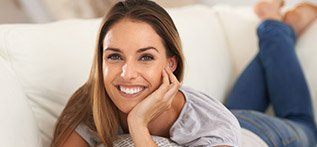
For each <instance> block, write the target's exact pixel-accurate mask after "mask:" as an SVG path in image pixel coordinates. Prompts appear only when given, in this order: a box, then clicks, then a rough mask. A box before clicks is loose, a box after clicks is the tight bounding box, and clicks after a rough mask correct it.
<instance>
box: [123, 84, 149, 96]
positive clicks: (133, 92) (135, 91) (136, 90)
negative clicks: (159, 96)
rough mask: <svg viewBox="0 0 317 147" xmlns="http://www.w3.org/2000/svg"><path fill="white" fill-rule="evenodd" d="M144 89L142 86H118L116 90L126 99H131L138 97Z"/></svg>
mask: <svg viewBox="0 0 317 147" xmlns="http://www.w3.org/2000/svg"><path fill="white" fill-rule="evenodd" d="M145 88H146V87H144V86H122V85H118V86H117V89H118V90H119V91H120V93H121V95H123V96H124V97H128V98H133V97H136V96H137V95H139V94H140V93H141V92H142V91H143V90H144V89H145Z"/></svg>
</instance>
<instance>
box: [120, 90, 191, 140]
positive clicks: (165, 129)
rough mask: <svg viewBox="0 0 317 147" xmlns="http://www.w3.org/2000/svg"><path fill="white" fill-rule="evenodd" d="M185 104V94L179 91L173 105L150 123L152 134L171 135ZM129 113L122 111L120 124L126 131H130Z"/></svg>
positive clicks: (149, 127)
mask: <svg viewBox="0 0 317 147" xmlns="http://www.w3.org/2000/svg"><path fill="white" fill-rule="evenodd" d="M184 104H185V96H184V95H183V93H182V92H180V91H178V92H177V94H176V96H175V98H174V100H173V102H172V107H171V108H170V109H168V110H167V111H165V112H163V113H162V114H161V115H159V116H158V117H157V118H156V119H154V120H152V121H151V122H150V123H149V124H148V129H149V131H150V134H151V135H157V136H162V137H169V130H170V128H171V127H172V125H173V124H174V123H175V121H176V120H177V118H178V116H179V114H180V112H181V111H182V109H183V107H184ZM127 117H128V114H126V113H122V112H120V125H121V127H122V129H123V132H124V133H128V132H129V128H128V123H127Z"/></svg>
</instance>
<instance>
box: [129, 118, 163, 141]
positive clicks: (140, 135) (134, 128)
mask: <svg viewBox="0 0 317 147" xmlns="http://www.w3.org/2000/svg"><path fill="white" fill-rule="evenodd" d="M128 122H130V123H129V132H130V135H131V137H132V138H133V142H134V145H135V146H136V147H157V145H156V143H155V142H154V141H153V140H152V137H151V134H150V132H149V129H148V128H147V127H146V126H143V125H141V124H142V122H138V121H137V120H136V119H133V118H131V117H129V118H128Z"/></svg>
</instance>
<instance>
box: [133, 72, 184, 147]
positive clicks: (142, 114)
mask: <svg viewBox="0 0 317 147" xmlns="http://www.w3.org/2000/svg"><path fill="white" fill-rule="evenodd" d="M162 76H163V81H162V84H161V85H160V87H159V88H158V89H157V90H155V91H154V92H153V93H152V94H150V95H149V96H148V97H146V98H145V99H144V100H143V101H141V102H140V103H139V104H137V105H136V106H135V107H134V108H133V109H132V110H131V111H130V113H129V115H128V126H129V131H130V134H131V136H132V138H133V141H134V143H135V145H136V146H139V145H141V146H142V145H145V146H146V144H147V145H148V146H150V144H152V145H153V143H154V142H153V140H152V139H151V136H150V133H149V130H148V128H147V126H148V124H149V122H150V121H151V120H153V119H155V118H156V117H158V116H159V115H160V114H162V113H163V112H164V111H166V110H168V109H169V108H171V105H172V102H173V99H174V97H175V95H176V94H177V92H178V89H179V87H180V85H181V84H180V83H179V82H178V80H177V78H176V77H175V75H174V74H173V73H172V71H171V70H170V68H169V67H167V68H166V67H165V68H164V70H163V71H162ZM154 145H155V143H154Z"/></svg>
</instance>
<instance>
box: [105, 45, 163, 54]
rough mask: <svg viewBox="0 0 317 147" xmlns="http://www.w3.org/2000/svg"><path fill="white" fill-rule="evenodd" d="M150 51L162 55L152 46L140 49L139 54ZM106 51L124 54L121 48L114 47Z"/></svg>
mask: <svg viewBox="0 0 317 147" xmlns="http://www.w3.org/2000/svg"><path fill="white" fill-rule="evenodd" d="M150 49H153V50H155V51H156V52H158V53H160V52H159V51H158V50H157V49H156V48H155V47H152V46H149V47H144V48H140V49H138V51H137V53H141V52H144V51H147V50H150ZM104 51H114V52H120V53H122V51H121V50H120V49H119V48H113V47H107V48H106V49H104Z"/></svg>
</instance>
